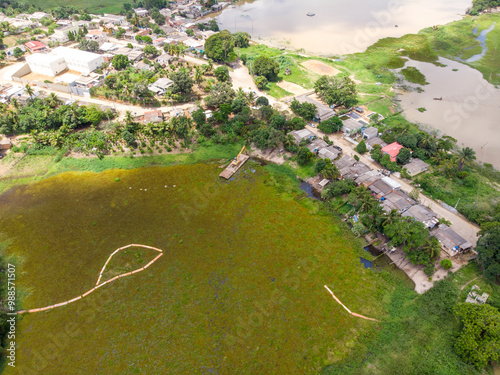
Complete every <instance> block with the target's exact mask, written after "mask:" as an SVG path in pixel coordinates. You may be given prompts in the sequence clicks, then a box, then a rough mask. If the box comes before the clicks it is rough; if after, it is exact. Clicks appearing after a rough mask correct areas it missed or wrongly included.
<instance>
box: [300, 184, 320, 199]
mask: <svg viewBox="0 0 500 375" xmlns="http://www.w3.org/2000/svg"><path fill="white" fill-rule="evenodd" d="M300 189H301V190H303V191H304V192H305V193H306V194H307V196H308V197H309V198H313V199H316V200H320V198H318V197H317V196H316V194H315V191H314V188H313V187H312V185H311V184H309V183H307V182H305V181H301V182H300Z"/></svg>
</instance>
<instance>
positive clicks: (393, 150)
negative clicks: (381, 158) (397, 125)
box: [381, 142, 404, 161]
mask: <svg viewBox="0 0 500 375" xmlns="http://www.w3.org/2000/svg"><path fill="white" fill-rule="evenodd" d="M402 148H404V146H401V145H400V144H399V143H398V142H394V143H391V144H390V145H387V146H385V147H384V148H383V149H382V150H381V151H382V155H385V154H388V155H389V156H390V157H391V161H396V156H398V154H399V150H401V149H402Z"/></svg>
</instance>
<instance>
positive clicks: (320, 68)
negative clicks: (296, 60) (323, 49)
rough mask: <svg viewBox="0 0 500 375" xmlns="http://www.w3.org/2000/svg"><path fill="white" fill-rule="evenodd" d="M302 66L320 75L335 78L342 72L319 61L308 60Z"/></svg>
mask: <svg viewBox="0 0 500 375" xmlns="http://www.w3.org/2000/svg"><path fill="white" fill-rule="evenodd" d="M300 65H302V66H303V67H304V68H307V69H309V70H311V71H313V72H314V73H317V74H320V75H327V76H334V75H336V74H338V73H340V70H338V69H335V68H334V67H333V66H330V65H327V64H325V63H324V62H321V61H318V60H307V61H304V62H303V63H301V64H300Z"/></svg>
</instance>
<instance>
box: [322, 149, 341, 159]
mask: <svg viewBox="0 0 500 375" xmlns="http://www.w3.org/2000/svg"><path fill="white" fill-rule="evenodd" d="M341 153H342V151H339V150H337V149H336V148H335V147H333V146H328V147H325V148H322V149H321V150H319V152H318V156H319V157H320V158H321V159H330V160H331V161H334V160H335V159H337V158H338V156H339V155H340V154H341Z"/></svg>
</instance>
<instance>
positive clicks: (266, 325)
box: [0, 162, 392, 374]
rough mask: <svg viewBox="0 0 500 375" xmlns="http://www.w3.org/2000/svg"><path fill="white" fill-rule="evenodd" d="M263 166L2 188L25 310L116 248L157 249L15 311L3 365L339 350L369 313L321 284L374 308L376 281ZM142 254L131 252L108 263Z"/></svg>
mask: <svg viewBox="0 0 500 375" xmlns="http://www.w3.org/2000/svg"><path fill="white" fill-rule="evenodd" d="M267 168H268V167H261V166H259V165H258V164H256V163H254V162H248V163H247V164H246V165H245V166H244V167H243V168H242V169H241V170H240V172H238V173H237V174H236V175H235V179H233V180H231V181H225V180H224V181H223V180H221V179H220V178H219V177H218V174H219V173H220V171H221V170H220V169H219V168H218V167H217V165H210V164H196V165H187V166H174V167H164V168H163V167H152V168H141V169H133V170H110V171H105V172H102V173H89V172H87V173H64V174H60V175H57V176H55V177H51V178H49V179H45V180H43V181H40V182H38V183H36V184H33V185H29V186H19V187H15V188H13V189H11V190H9V191H8V192H6V193H4V194H3V195H1V196H0V228H1V234H2V236H5V237H7V238H9V239H10V240H12V245H11V246H10V247H9V254H15V255H17V257H18V258H19V259H21V261H20V264H19V265H18V266H17V273H18V279H17V280H16V285H17V287H18V289H22V290H24V291H26V292H28V293H29V295H28V296H27V297H26V298H25V299H24V301H23V306H22V307H23V308H24V309H32V308H39V307H44V306H47V305H52V304H54V303H59V302H63V301H65V300H68V299H70V298H74V297H76V296H78V295H81V294H82V293H85V292H86V291H87V290H89V289H90V288H92V287H93V286H94V285H95V282H96V280H97V276H98V275H99V272H100V270H101V268H102V266H103V264H104V262H105V261H106V259H107V258H108V256H109V255H110V254H111V253H112V252H113V251H114V250H115V249H117V248H119V247H121V246H125V245H127V244H131V243H136V244H143V245H149V246H154V247H158V248H160V249H162V250H163V252H164V255H163V256H162V257H161V258H159V260H158V261H157V262H156V263H154V264H153V265H152V266H150V267H149V268H147V269H146V270H145V271H143V272H140V273H137V274H135V275H132V276H129V277H125V278H122V279H119V280H116V281H114V282H112V283H110V284H108V285H106V286H104V287H102V288H100V289H98V290H97V291H95V292H94V293H92V294H90V295H88V296H86V297H85V298H83V299H81V300H78V301H76V302H74V303H72V304H70V305H67V306H64V307H60V308H56V309H54V310H50V311H45V312H40V313H34V314H26V315H22V316H21V318H20V320H19V321H18V324H17V332H18V334H17V335H16V344H17V358H16V359H17V362H16V366H17V367H16V368H15V369H12V368H10V367H9V366H7V368H6V371H5V373H6V374H18V373H33V371H31V370H32V369H35V370H37V371H36V373H44V374H75V373H78V374H96V373H99V374H135V373H142V374H157V373H163V374H190V373H191V374H208V373H210V374H212V373H217V374H236V373H237V374H273V373H275V374H317V373H319V372H320V371H321V369H322V368H323V367H324V366H327V365H328V364H331V363H335V362H338V361H341V360H342V359H345V358H346V357H347V356H348V354H349V353H350V350H351V348H352V347H353V346H354V345H355V344H356V342H357V340H359V339H362V337H363V335H364V334H368V335H370V334H373V333H374V332H375V331H376V329H377V327H378V325H377V323H375V322H367V321H365V320H363V319H356V318H354V317H352V316H350V315H348V314H347V313H346V312H345V311H344V310H343V308H342V307H341V306H340V305H339V304H337V303H336V302H335V301H334V300H333V298H332V297H331V296H330V295H329V294H328V293H327V292H326V291H325V289H324V287H323V286H324V285H325V284H326V285H328V286H329V287H330V288H331V289H332V290H333V291H334V293H336V295H337V296H338V297H339V298H340V299H341V300H342V302H344V303H345V304H346V305H347V306H349V308H351V309H352V311H355V312H358V313H360V314H363V315H366V316H373V317H375V318H379V319H382V318H383V315H384V314H385V310H384V302H383V299H382V298H380V296H381V295H382V294H383V293H385V292H386V290H387V289H388V288H390V287H389V284H388V283H386V281H384V280H385V279H384V277H381V276H380V275H379V274H378V273H376V272H372V271H371V270H366V269H365V268H364V267H363V265H362V264H361V263H360V262H359V254H360V253H362V251H363V250H362V249H361V247H360V245H359V243H358V242H357V241H355V240H354V238H353V236H352V234H351V233H350V231H349V229H348V228H346V227H345V226H343V225H342V224H341V223H340V221H339V220H338V219H336V218H333V217H331V216H329V215H324V214H320V213H319V212H318V209H317V206H316V203H313V202H312V201H310V200H309V199H307V198H305V196H304V195H302V196H300V197H299V196H296V195H295V193H296V191H299V192H300V190H299V188H298V184H297V185H296V186H295V187H292V185H290V184H286V183H284V181H285V180H286V181H288V180H287V178H288V177H286V176H285V175H283V174H276V173H275V174H270V173H268V169H267ZM270 168H276V167H275V166H270ZM294 189H295V190H294ZM315 207H316V208H315ZM5 237H2V238H5ZM125 255H127V254H125ZM148 256H149V258H148ZM149 259H150V255H148V254H147V253H146V252H145V251H143V250H141V252H139V253H130V254H128V255H127V256H126V257H125V258H122V262H128V264H122V265H121V266H120V265H118V267H117V268H114V272H115V273H114V274H116V272H118V271H119V270H120V267H121V268H123V269H126V270H127V271H129V270H131V269H134V267H135V269H137V268H138V267H143V266H144V265H145V264H146V262H148V261H149ZM115 261H116V259H114V260H113V261H112V262H110V265H111V264H114V263H115ZM391 285H392V284H391ZM158 369H161V370H158Z"/></svg>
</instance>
